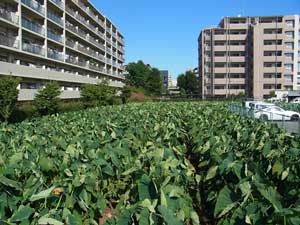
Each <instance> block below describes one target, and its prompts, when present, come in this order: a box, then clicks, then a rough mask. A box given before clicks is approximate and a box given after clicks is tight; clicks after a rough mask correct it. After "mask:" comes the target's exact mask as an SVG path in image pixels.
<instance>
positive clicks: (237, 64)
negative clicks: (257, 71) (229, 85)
mask: <svg viewBox="0 0 300 225" xmlns="http://www.w3.org/2000/svg"><path fill="white" fill-rule="evenodd" d="M230 67H245V63H231V64H230Z"/></svg>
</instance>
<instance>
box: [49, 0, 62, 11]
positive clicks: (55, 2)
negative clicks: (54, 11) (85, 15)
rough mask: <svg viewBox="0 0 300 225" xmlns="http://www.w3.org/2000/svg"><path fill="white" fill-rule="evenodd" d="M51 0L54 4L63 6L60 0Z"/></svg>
mask: <svg viewBox="0 0 300 225" xmlns="http://www.w3.org/2000/svg"><path fill="white" fill-rule="evenodd" d="M50 1H51V2H53V3H54V4H55V5H57V6H58V7H60V8H62V9H63V8H64V3H63V1H61V0H50Z"/></svg>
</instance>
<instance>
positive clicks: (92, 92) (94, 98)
mask: <svg viewBox="0 0 300 225" xmlns="http://www.w3.org/2000/svg"><path fill="white" fill-rule="evenodd" d="M115 95H116V90H115V88H113V87H110V86H109V84H108V81H107V80H103V81H102V82H100V83H98V84H84V85H83V86H82V87H81V97H82V99H83V101H84V102H85V104H86V106H87V107H90V106H92V107H94V106H103V105H109V104H111V102H113V98H114V97H115Z"/></svg>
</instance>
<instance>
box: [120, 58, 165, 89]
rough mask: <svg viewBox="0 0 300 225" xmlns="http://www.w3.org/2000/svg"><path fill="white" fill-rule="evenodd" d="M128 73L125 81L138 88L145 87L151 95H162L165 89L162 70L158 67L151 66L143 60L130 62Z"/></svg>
mask: <svg viewBox="0 0 300 225" xmlns="http://www.w3.org/2000/svg"><path fill="white" fill-rule="evenodd" d="M126 70H127V71H128V75H127V76H126V80H125V83H126V84H127V85H129V86H132V87H136V88H143V89H144V90H145V92H146V93H147V94H149V95H160V94H161V93H162V90H163V84H162V80H161V76H160V72H159V70H158V69H156V68H151V67H150V66H149V65H146V64H145V63H144V62H143V61H138V62H137V63H129V64H128V65H127V66H126Z"/></svg>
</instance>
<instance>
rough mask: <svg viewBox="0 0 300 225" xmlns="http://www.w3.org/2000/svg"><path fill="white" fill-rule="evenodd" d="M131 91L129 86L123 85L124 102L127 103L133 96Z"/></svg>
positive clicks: (122, 95) (122, 96)
mask: <svg viewBox="0 0 300 225" xmlns="http://www.w3.org/2000/svg"><path fill="white" fill-rule="evenodd" d="M131 92H132V91H131V88H130V87H129V86H125V87H123V89H122V91H121V99H122V103H123V104H125V103H127V101H128V99H129V98H130V97H131Z"/></svg>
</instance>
